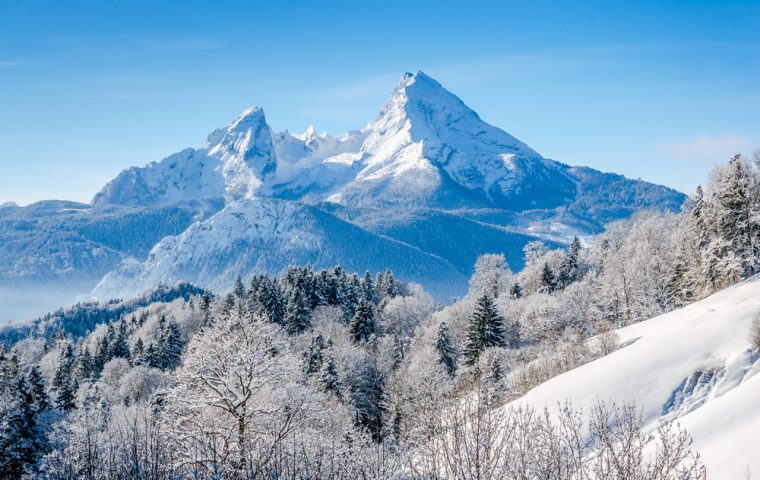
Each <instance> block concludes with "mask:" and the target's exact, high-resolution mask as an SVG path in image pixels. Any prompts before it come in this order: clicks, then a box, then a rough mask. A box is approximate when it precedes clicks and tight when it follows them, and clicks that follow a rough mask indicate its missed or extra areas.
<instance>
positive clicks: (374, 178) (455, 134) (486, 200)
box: [341, 72, 572, 209]
mask: <svg viewBox="0 0 760 480" xmlns="http://www.w3.org/2000/svg"><path fill="white" fill-rule="evenodd" d="M365 131H366V132H367V139H366V141H365V142H364V144H363V145H362V149H361V151H360V155H361V158H362V162H363V169H362V170H361V171H360V172H359V173H358V175H357V176H356V180H355V181H354V182H352V183H351V184H350V185H348V186H347V188H346V189H345V190H346V191H345V192H344V193H343V194H342V195H341V201H342V202H343V203H347V202H351V203H358V204H363V203H373V204H377V203H380V204H383V203H384V204H407V205H408V204H426V205H430V204H431V203H432V204H438V205H445V206H448V205H455V204H458V205H469V206H473V205H477V206H497V207H500V208H510V209H512V208H515V207H517V208H520V207H522V205H520V204H519V203H521V202H523V201H524V200H528V199H523V198H517V197H521V196H523V197H524V196H525V195H523V194H524V193H525V192H526V189H523V188H521V187H522V186H523V185H521V183H522V182H521V180H523V179H524V178H527V177H530V176H536V175H537V177H540V178H541V179H542V183H543V184H544V187H545V188H546V187H548V188H551V189H555V190H558V191H559V192H562V193H561V195H560V197H561V198H564V197H565V196H566V195H569V194H572V186H571V185H570V182H569V181H568V179H567V178H566V177H565V176H564V175H561V174H558V173H557V170H558V164H556V163H555V162H550V161H547V160H544V159H543V158H542V157H541V156H540V155H539V154H538V153H536V152H535V151H534V150H533V149H531V148H530V147H528V146H527V145H526V144H524V143H523V142H521V141H519V140H517V139H516V138H514V137H512V136H511V135H509V134H508V133H506V132H504V131H503V130H501V129H499V128H496V127H494V126H492V125H489V124H488V123H486V122H484V121H483V120H482V119H481V118H480V117H479V116H478V114H477V113H475V111H473V110H472V109H471V108H469V107H468V106H467V105H465V104H464V102H463V101H462V100H460V99H459V98H458V97H457V96H456V95H454V94H453V93H451V92H449V91H448V90H446V89H445V88H444V87H443V86H442V85H441V84H440V83H438V82H437V81H435V80H434V79H432V78H431V77H429V76H428V75H426V74H425V73H423V72H417V73H415V74H410V73H406V74H404V75H403V76H402V77H401V80H400V81H399V83H398V85H397V86H396V88H395V89H394V90H393V92H392V93H391V95H390V97H389V99H388V100H387V101H386V102H385V104H384V105H383V107H382V108H381V110H380V113H379V114H378V116H377V117H376V118H375V119H374V120H373V121H372V122H370V123H369V125H368V126H367V127H366V129H365ZM533 200H534V199H529V201H530V202H532V201H533ZM537 200H538V201H542V199H540V198H538V199H537Z"/></svg>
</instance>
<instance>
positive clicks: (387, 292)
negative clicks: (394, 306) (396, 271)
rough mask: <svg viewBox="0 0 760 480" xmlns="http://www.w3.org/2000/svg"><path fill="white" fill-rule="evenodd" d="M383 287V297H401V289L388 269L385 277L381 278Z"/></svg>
mask: <svg viewBox="0 0 760 480" xmlns="http://www.w3.org/2000/svg"><path fill="white" fill-rule="evenodd" d="M383 287H384V292H383V297H387V298H393V297H395V296H398V295H401V288H400V286H399V284H398V282H397V281H396V279H395V278H393V272H392V271H391V269H390V268H389V269H387V270H386V271H385V276H384V277H383Z"/></svg>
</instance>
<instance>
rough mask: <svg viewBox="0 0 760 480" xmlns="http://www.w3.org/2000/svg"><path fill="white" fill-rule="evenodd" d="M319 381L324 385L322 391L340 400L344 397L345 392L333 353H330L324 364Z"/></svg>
mask: <svg viewBox="0 0 760 480" xmlns="http://www.w3.org/2000/svg"><path fill="white" fill-rule="evenodd" d="M319 380H320V383H321V384H322V391H324V392H327V393H332V394H334V395H335V396H336V397H338V399H341V398H342V397H343V392H342V389H341V387H340V376H339V375H338V367H337V366H336V365H335V357H334V356H333V354H332V352H330V353H328V355H327V360H325V361H324V362H323V365H322V371H321V372H320V376H319Z"/></svg>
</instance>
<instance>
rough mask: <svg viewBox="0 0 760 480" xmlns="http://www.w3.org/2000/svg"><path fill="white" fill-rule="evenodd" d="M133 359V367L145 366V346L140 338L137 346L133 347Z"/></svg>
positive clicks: (136, 343)
mask: <svg viewBox="0 0 760 480" xmlns="http://www.w3.org/2000/svg"><path fill="white" fill-rule="evenodd" d="M131 359H132V365H133V366H138V365H145V344H144V343H143V340H142V338H140V337H137V341H136V342H135V346H134V347H132V354H131Z"/></svg>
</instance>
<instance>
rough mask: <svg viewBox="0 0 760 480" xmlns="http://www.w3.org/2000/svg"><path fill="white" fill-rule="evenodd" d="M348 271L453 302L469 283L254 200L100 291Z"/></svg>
mask: <svg viewBox="0 0 760 480" xmlns="http://www.w3.org/2000/svg"><path fill="white" fill-rule="evenodd" d="M307 264H309V265H312V266H314V267H315V268H332V267H334V266H336V265H341V266H342V267H343V268H344V269H346V270H347V271H349V272H362V271H364V270H365V269H367V270H369V271H370V272H378V271H384V270H385V269H386V268H388V267H389V266H390V265H393V266H394V272H396V273H397V274H398V276H399V278H401V279H403V280H410V281H415V282H418V283H424V284H426V285H428V286H429V287H430V289H431V290H432V292H433V293H435V294H436V295H437V296H438V297H439V298H441V299H443V298H449V297H450V296H452V295H454V294H456V293H458V292H459V291H460V290H461V289H462V288H464V287H465V286H466V284H467V277H466V276H464V275H462V274H461V273H460V272H458V271H456V269H455V268H454V267H453V266H452V265H451V264H449V263H448V262H447V261H445V260H443V259H441V258H439V257H436V256H434V255H430V254H427V253H425V252H422V251H420V250H418V249H416V248H414V247H411V246H409V245H407V244H404V243H401V242H398V241H395V240H392V239H390V238H387V237H384V236H380V235H377V234H374V233H371V232H369V231H366V230H363V229H361V228H359V227H357V226H356V225H354V224H351V223H349V222H346V221H343V220H341V219H339V218H337V217H335V216H334V215H332V214H330V213H328V212H325V211H323V210H321V209H318V208H316V207H312V206H308V205H304V204H302V203H300V202H294V201H288V200H281V199H273V198H266V197H255V198H251V199H242V200H239V201H237V202H234V203H231V204H229V205H227V206H226V207H225V208H224V209H223V210H221V211H220V212H218V213H217V214H215V215H214V216H212V217H210V218H209V219H207V220H205V221H201V222H196V223H194V224H192V225H191V226H190V227H189V228H188V229H187V230H185V231H184V232H183V233H182V234H180V235H177V236H168V237H166V238H164V239H163V240H161V241H160V242H159V243H158V244H157V245H156V246H155V247H154V248H153V249H152V250H151V252H150V253H149V254H148V258H147V259H146V260H145V261H144V262H139V261H137V260H135V259H126V260H124V261H123V262H122V263H121V264H120V265H119V266H118V267H117V268H116V269H115V270H114V271H112V272H111V273H109V274H107V275H106V276H105V277H104V278H103V279H102V280H101V282H100V283H99V284H98V286H97V287H96V288H95V289H94V291H93V295H94V296H95V297H96V298H99V299H110V298H117V297H118V298H128V297H131V296H134V295H136V294H138V293H140V292H142V291H143V290H145V289H148V288H150V287H153V286H155V285H158V284H160V283H163V284H167V285H173V284H175V283H177V282H179V281H189V282H191V283H193V284H195V285H199V286H203V287H207V288H211V289H214V290H216V291H220V292H223V291H226V290H228V289H230V288H231V287H232V285H233V283H234V281H235V279H236V278H237V276H238V275H242V276H243V277H245V278H248V277H250V276H251V275H253V274H254V273H264V272H269V273H281V272H283V271H284V270H285V269H286V268H287V267H288V266H290V265H307Z"/></svg>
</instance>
